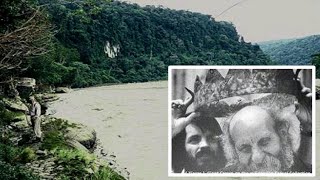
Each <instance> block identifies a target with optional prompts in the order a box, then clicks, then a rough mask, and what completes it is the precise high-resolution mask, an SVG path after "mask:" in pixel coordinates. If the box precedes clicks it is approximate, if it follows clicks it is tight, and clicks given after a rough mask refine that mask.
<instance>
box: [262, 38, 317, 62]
mask: <svg viewBox="0 0 320 180" xmlns="http://www.w3.org/2000/svg"><path fill="white" fill-rule="evenodd" d="M259 46H260V48H261V49H262V50H263V52H264V53H266V54H267V55H269V56H270V58H271V59H272V60H274V61H276V62H278V63H279V64H288V65H306V64H311V59H312V56H313V55H314V54H316V53H319V52H320V35H314V36H308V37H304V38H299V39H289V40H276V41H269V42H262V43H259Z"/></svg>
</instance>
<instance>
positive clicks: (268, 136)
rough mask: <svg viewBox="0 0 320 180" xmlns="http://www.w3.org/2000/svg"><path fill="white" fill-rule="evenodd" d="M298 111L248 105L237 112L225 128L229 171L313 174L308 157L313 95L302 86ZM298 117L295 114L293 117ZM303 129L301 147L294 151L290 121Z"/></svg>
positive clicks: (310, 149)
mask: <svg viewBox="0 0 320 180" xmlns="http://www.w3.org/2000/svg"><path fill="white" fill-rule="evenodd" d="M302 93H303V95H305V96H301V98H298V99H299V103H298V102H295V108H296V110H295V112H293V113H292V114H290V113H288V112H287V111H283V112H274V111H272V110H270V109H266V108H263V107H259V106H247V107H244V108H242V109H241V110H240V111H238V112H237V113H235V114H234V115H233V116H232V117H231V118H230V119H229V121H227V122H226V124H225V126H224V132H225V134H224V143H223V144H224V151H225V155H226V158H227V160H228V164H227V167H226V168H225V171H227V172H311V162H308V160H307V159H308V156H309V157H310V154H312V148H311V147H312V146H311V139H312V138H311V134H312V133H311V131H312V128H311V127H312V126H311V93H310V89H308V88H305V87H303V88H302ZM294 114H295V115H294ZM294 116H296V118H298V120H299V121H300V126H301V142H300V148H299V150H298V151H297V152H294V148H293V146H294V144H293V143H294V142H293V141H292V139H293V137H292V136H296V134H292V133H289V128H290V125H291V124H290V120H292V118H294Z"/></svg>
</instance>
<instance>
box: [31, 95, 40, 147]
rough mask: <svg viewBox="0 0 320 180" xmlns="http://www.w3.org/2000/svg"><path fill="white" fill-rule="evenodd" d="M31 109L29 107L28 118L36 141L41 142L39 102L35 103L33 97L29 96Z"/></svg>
mask: <svg viewBox="0 0 320 180" xmlns="http://www.w3.org/2000/svg"><path fill="white" fill-rule="evenodd" d="M30 101H31V107H30V116H31V123H32V128H33V131H34V133H35V136H36V140H40V141H42V136H41V135H42V132H41V118H40V115H41V106H40V104H39V102H37V101H36V99H35V98H34V96H30Z"/></svg>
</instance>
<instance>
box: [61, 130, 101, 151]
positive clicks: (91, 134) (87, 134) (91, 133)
mask: <svg viewBox="0 0 320 180" xmlns="http://www.w3.org/2000/svg"><path fill="white" fill-rule="evenodd" d="M66 137H67V138H68V139H72V140H75V141H78V142H79V143H80V144H82V145H83V146H84V147H86V148H87V149H88V150H93V149H94V148H95V145H96V140H97V135H96V131H95V130H94V129H92V128H89V127H87V126H84V125H82V124H77V125H76V127H68V133H67V134H66Z"/></svg>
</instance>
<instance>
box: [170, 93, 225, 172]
mask: <svg viewBox="0 0 320 180" xmlns="http://www.w3.org/2000/svg"><path fill="white" fill-rule="evenodd" d="M187 91H188V92H189V93H190V94H191V95H192V98H189V99H187V100H185V101H184V102H183V101H182V100H174V101H173V102H172V118H173V119H172V168H173V171H174V172H176V173H178V172H179V173H181V172H186V173H196V172H201V173H203V172H205V173H207V172H220V171H221V169H222V168H223V167H224V166H225V157H224V155H223V149H222V146H221V134H222V130H221V128H220V125H219V123H218V122H217V121H216V119H215V118H213V117H209V116H206V115H204V114H200V113H199V112H196V113H195V112H193V113H190V114H186V110H187V108H188V106H189V105H190V104H191V103H192V101H193V92H191V91H190V90H188V89H187Z"/></svg>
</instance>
